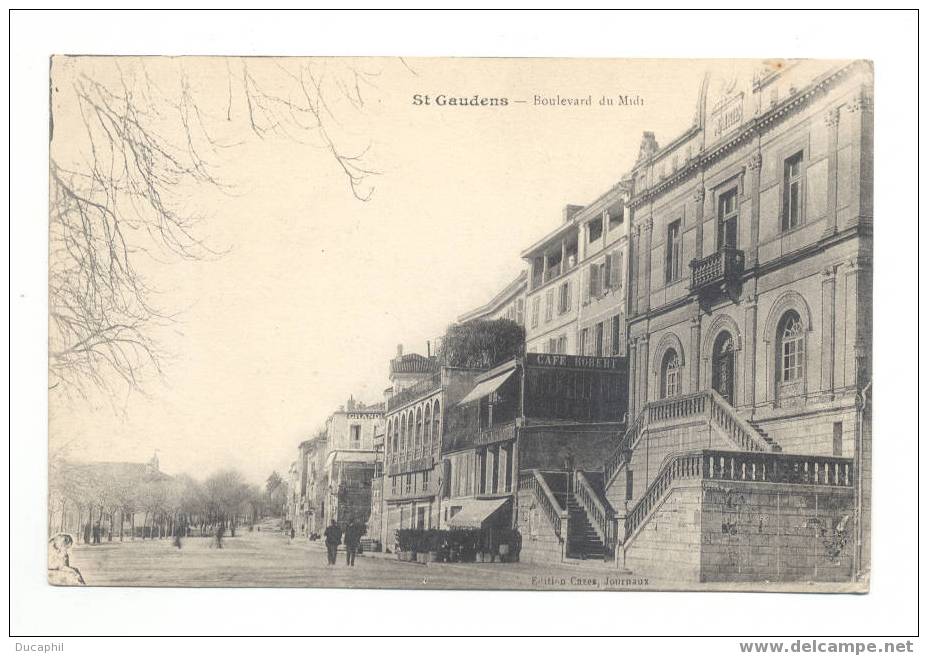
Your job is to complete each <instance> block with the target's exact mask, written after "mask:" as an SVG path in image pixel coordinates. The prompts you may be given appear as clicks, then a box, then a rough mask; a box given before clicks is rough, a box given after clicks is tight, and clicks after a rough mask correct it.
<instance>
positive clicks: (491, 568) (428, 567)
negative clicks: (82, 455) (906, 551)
mask: <svg viewBox="0 0 928 656" xmlns="http://www.w3.org/2000/svg"><path fill="white" fill-rule="evenodd" d="M211 542H212V540H210V539H209V538H200V537H189V538H185V539H184V540H183V545H182V548H181V549H177V548H175V547H174V546H172V541H171V540H170V539H168V538H165V539H162V540H141V539H135V540H126V541H124V542H121V543H120V542H118V541H114V542H104V543H103V544H100V545H84V544H80V545H76V546H74V547H72V549H71V558H70V559H71V565H72V566H73V567H76V568H78V569H79V570H80V571H81V574H82V575H83V577H84V580H85V581H86V583H87V585H91V586H125V587H133V586H145V587H252V588H254V587H275V588H287V587H289V588H304V587H313V588H387V589H426V590H428V589H432V590H449V589H450V590H674V589H676V590H681V589H692V590H739V589H740V590H758V589H763V590H769V591H780V590H788V589H792V590H795V587H796V585H795V584H766V585H765V584H690V585H681V584H680V583H679V582H674V581H668V580H659V579H656V578H654V577H653V576H642V575H640V574H637V575H636V574H635V573H631V572H628V571H623V570H620V569H617V568H616V567H615V566H614V565H613V564H611V563H604V562H602V561H572V562H568V563H559V564H555V565H539V564H532V563H523V562H518V563H428V564H421V563H414V562H402V561H400V560H398V559H397V558H396V556H395V555H394V554H385V553H377V552H369V553H364V554H362V555H361V556H358V558H357V559H356V561H355V566H354V567H348V566H346V565H345V556H344V552H343V551H342V550H340V551H339V557H338V561H337V564H336V565H335V566H330V565H328V564H327V562H326V552H325V545H324V544H323V543H322V542H321V541H315V542H310V541H308V540H306V539H305V538H294V539H293V541H292V542H291V541H289V540H288V537H287V535H285V534H284V533H282V532H280V531H277V530H273V529H271V527H270V526H262V530H261V531H260V532H258V531H257V530H256V531H254V532H248V531H247V530H246V531H244V532H243V531H241V530H239V531H238V532H237V535H236V537H234V538H233V537H226V538H224V540H223V548H222V549H215V548H211V547H210V544H211ZM829 588H830V586H828V585H827V584H817V585H815V586H810V590H809V591H815V592H831V591H838V590H831V589H829Z"/></svg>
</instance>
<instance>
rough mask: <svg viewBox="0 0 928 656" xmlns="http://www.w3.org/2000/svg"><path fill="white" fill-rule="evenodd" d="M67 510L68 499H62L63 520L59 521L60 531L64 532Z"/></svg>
mask: <svg viewBox="0 0 928 656" xmlns="http://www.w3.org/2000/svg"><path fill="white" fill-rule="evenodd" d="M67 510H68V500H67V499H62V500H61V521H60V522H58V532H59V533H64V525H65V516H66V513H67Z"/></svg>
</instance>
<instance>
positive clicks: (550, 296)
mask: <svg viewBox="0 0 928 656" xmlns="http://www.w3.org/2000/svg"><path fill="white" fill-rule="evenodd" d="M553 318H554V290H553V289H549V290H548V291H547V293H546V294H545V321H551V319H553Z"/></svg>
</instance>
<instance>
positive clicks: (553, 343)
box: [548, 337, 557, 353]
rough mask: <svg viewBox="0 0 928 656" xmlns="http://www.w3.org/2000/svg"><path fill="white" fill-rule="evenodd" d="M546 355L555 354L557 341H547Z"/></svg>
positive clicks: (552, 339) (551, 339)
mask: <svg viewBox="0 0 928 656" xmlns="http://www.w3.org/2000/svg"><path fill="white" fill-rule="evenodd" d="M548 353H557V340H556V339H554V338H553V337H552V338H550V339H549V340H548Z"/></svg>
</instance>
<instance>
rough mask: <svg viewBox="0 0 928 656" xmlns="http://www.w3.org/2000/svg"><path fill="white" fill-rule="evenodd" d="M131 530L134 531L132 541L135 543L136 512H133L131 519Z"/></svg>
mask: <svg viewBox="0 0 928 656" xmlns="http://www.w3.org/2000/svg"><path fill="white" fill-rule="evenodd" d="M129 529H130V530H131V531H132V541H133V542H134V541H135V511H134V510H133V511H132V516H131V517H130V518H129Z"/></svg>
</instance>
